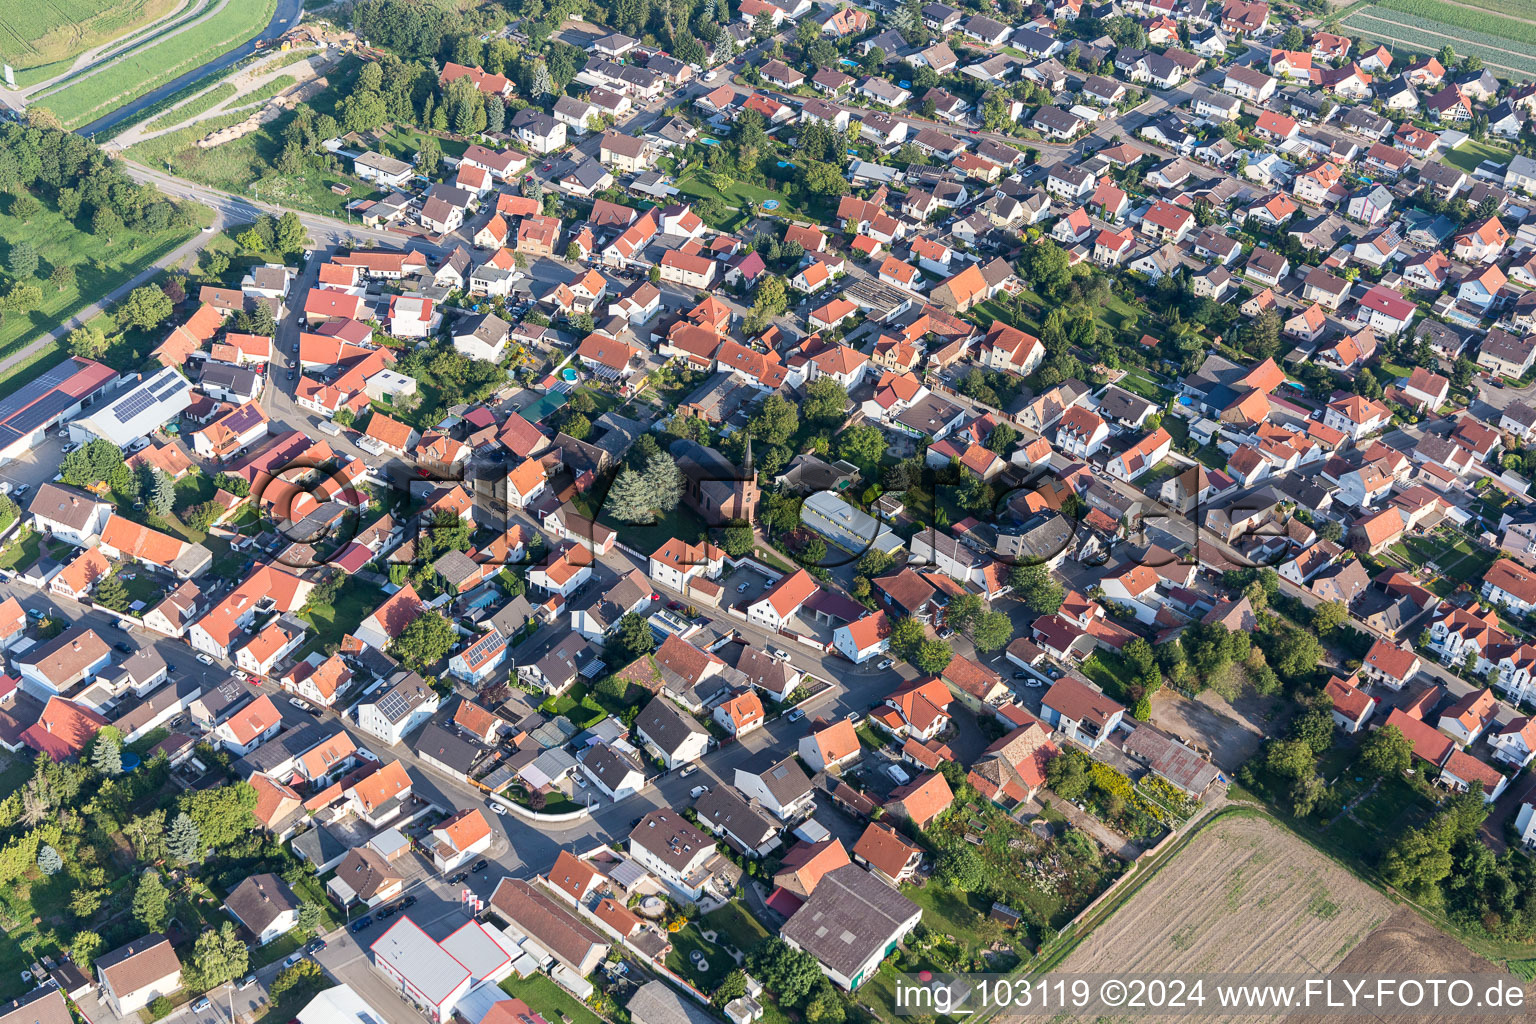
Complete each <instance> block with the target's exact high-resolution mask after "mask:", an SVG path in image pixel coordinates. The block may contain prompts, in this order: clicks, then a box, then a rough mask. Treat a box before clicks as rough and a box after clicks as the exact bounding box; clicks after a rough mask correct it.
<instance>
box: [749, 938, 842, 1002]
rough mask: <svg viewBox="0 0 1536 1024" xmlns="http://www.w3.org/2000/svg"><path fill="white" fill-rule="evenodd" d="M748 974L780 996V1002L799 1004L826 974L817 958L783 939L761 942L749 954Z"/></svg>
mask: <svg viewBox="0 0 1536 1024" xmlns="http://www.w3.org/2000/svg"><path fill="white" fill-rule="evenodd" d="M746 967H747V973H749V974H751V975H752V976H753V977H754V978H757V979H758V980H760V981H761V982H762V983H763V985H764V987H766V988H767V989H768V990H769V991H771V992H772V993H773V994H774V995H776V996H778V997H779V1002H780V1003H781V1004H784V1005H788V1006H798V1005H799V1004H800V1002H801V1001H802V1000H803V999H805V998H806V996H808V995H810V994H811V992H812V991H813V990H814V989H815V987H816V983H817V982H818V981H819V980H821V978H822V977H823V975H822V973H821V967H820V965H819V964H817V962H816V959H815V958H814V957H812V956H811V955H810V954H809V953H806V952H804V951H803V950H798V949H795V948H793V947H792V946H790V945H789V943H787V942H785V941H784V940H783V939H780V938H772V939H769V940H768V941H767V942H762V943H759V944H758V945H757V946H756V947H755V948H753V949H752V951H751V952H749V953H748V954H747V960H746Z"/></svg>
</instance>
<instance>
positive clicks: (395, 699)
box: [379, 692, 410, 722]
mask: <svg viewBox="0 0 1536 1024" xmlns="http://www.w3.org/2000/svg"><path fill="white" fill-rule="evenodd" d="M409 707H410V705H409V704H407V703H406V700H405V698H404V697H402V696H400V694H398V693H393V692H391V693H386V694H385V695H384V699H383V700H381V701H379V710H380V711H381V712H383V714H384V717H385V718H387V719H389V720H390V721H391V722H396V721H399V720H400V718H401V716H403V715H404V714H405V712H406V711H407V710H408V709H409Z"/></svg>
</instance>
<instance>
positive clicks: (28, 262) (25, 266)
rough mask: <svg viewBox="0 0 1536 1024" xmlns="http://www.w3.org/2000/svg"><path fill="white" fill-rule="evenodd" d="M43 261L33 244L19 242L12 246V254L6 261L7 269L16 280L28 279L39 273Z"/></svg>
mask: <svg viewBox="0 0 1536 1024" xmlns="http://www.w3.org/2000/svg"><path fill="white" fill-rule="evenodd" d="M40 262H41V260H40V258H39V257H38V255H37V248H36V247H35V246H33V244H32V243H31V242H17V243H16V244H15V245H13V246H11V254H10V256H9V257H8V258H7V259H6V261H5V265H6V268H7V269H9V270H10V272H11V276H12V277H15V278H28V277H31V276H32V275H33V274H35V273H37V265H38V263H40Z"/></svg>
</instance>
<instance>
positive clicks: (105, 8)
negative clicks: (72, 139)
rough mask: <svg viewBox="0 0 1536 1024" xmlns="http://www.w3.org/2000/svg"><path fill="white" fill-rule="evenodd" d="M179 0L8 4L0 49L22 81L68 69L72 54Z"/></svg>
mask: <svg viewBox="0 0 1536 1024" xmlns="http://www.w3.org/2000/svg"><path fill="white" fill-rule="evenodd" d="M175 6H176V0H49V2H48V3H43V4H33V5H31V6H25V5H21V4H17V5H15V6H12V7H8V8H7V10H6V12H5V17H4V18H0V54H3V56H4V58H5V61H6V63H8V64H10V65H11V67H12V68H14V69H15V71H16V83H17V84H18V85H22V86H25V85H30V84H32V83H34V82H40V81H43V80H45V79H47V78H48V77H50V76H51V75H56V74H60V73H62V72H64V71H67V70H69V63H70V61H72V60H73V58H74V57H75V56H76V55H77V54H79V53H82V52H84V51H85V50H89V49H91V48H93V47H96V46H100V45H102V44H103V43H107V42H111V41H112V40H114V39H120V38H122V37H123V36H125V35H128V34H129V33H131V32H133V31H134V30H135V29H137V28H140V27H142V26H144V25H148V24H149V23H150V22H152V21H155V20H156V19H158V18H161V17H164V16H165V15H166V14H167V13H169V12H170V11H171V10H172V9H174V8H175Z"/></svg>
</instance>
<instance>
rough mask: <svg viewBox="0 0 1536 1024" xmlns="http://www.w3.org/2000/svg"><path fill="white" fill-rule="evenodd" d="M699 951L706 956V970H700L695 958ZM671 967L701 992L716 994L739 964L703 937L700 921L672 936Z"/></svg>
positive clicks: (668, 956) (692, 922) (669, 956)
mask: <svg viewBox="0 0 1536 1024" xmlns="http://www.w3.org/2000/svg"><path fill="white" fill-rule="evenodd" d="M695 951H697V952H698V953H700V954H702V955H703V957H704V963H705V966H706V968H707V969H706V970H699V968H698V967H696V966H695V965H694V963H693V960H692V955H693V953H694V952H695ZM667 966H668V967H670V968H671V969H672V970H673V971H675V972H677V974H678V976H679V977H683V978H687V979H688V980H689V981H690V982H692V983H693V985H694V987H695V988H697V989H698V990H699V991H701V992H713V991H714V990H715V989H717V988H719V987H720V983H721V982H722V981H724V980H725V976H726V975H727V974H730V973H731V972H732V971H734V970H735V969H736V967H737V964H736V961H735V960H734V959H733V958H732V957H731V955H730V954H729V953H727V952H726V951H725V950H724V949H722V948H721V947H720V946H717V945H715V944H714V943H713V942H709V941H706V940H705V938H704V936H702V935H700V934H699V923H698V922H697V921H689V922H688V923H687V924H685V925H683V927H682V928H681V929H680V930H678V931H675V932H673V933H672V951H671V952H670V953H668V954H667Z"/></svg>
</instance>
